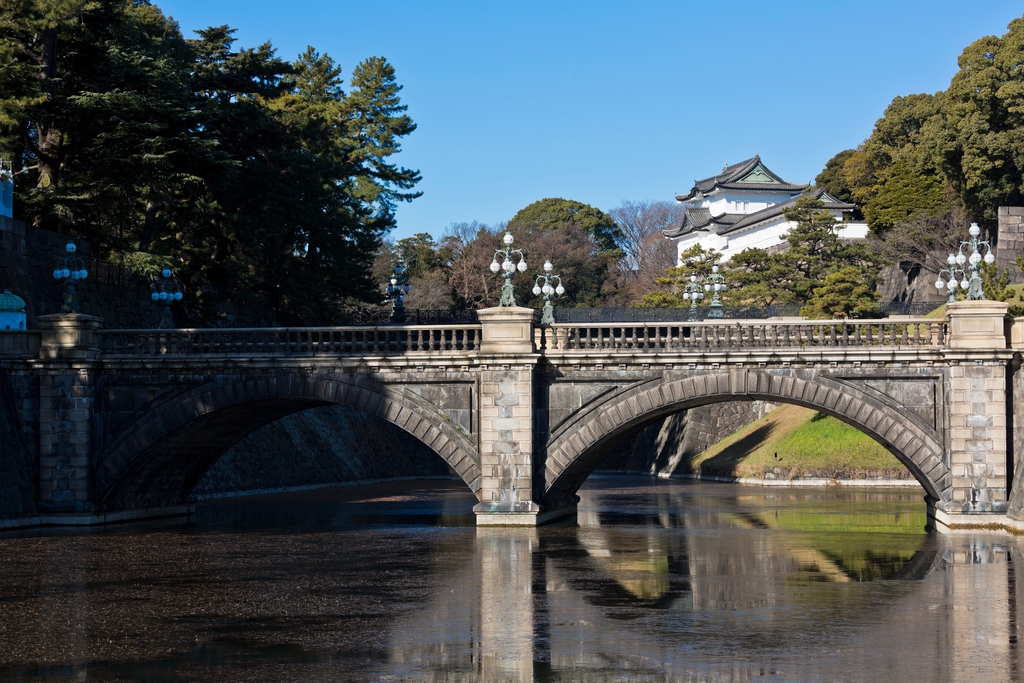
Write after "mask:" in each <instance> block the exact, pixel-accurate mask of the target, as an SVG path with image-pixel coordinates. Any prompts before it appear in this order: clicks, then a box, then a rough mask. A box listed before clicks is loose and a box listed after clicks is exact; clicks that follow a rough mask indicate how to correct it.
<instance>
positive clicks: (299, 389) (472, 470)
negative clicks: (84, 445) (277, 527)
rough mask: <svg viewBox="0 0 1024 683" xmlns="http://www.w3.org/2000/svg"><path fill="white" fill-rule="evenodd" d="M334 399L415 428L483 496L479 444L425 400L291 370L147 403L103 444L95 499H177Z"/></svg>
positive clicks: (145, 503)
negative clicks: (243, 444)
mask: <svg viewBox="0 0 1024 683" xmlns="http://www.w3.org/2000/svg"><path fill="white" fill-rule="evenodd" d="M334 404H340V405H346V406H349V407H353V408H356V409H359V410H361V411H363V412H365V413H368V414H370V415H374V416H376V417H379V418H381V419H383V420H385V421H386V422H389V423H391V424H393V425H395V426H397V427H399V428H401V429H403V430H405V431H406V432H409V433H410V434H412V435H413V436H415V437H416V438H417V439H419V440H420V441H421V442H423V443H424V444H426V445H427V446H428V447H429V448H431V450H433V451H434V452H435V453H437V454H438V455H439V456H440V457H441V458H443V459H444V460H445V462H447V463H448V464H449V465H450V466H451V467H452V468H453V469H454V470H455V471H456V472H457V473H458V474H459V476H460V477H461V478H462V480H463V481H464V482H465V483H466V484H467V485H468V486H469V487H470V489H471V490H472V491H473V493H474V494H476V495H477V496H478V497H479V492H480V465H479V462H480V458H479V455H478V454H477V449H476V446H475V445H474V443H473V442H472V441H471V439H470V438H469V437H467V435H466V434H465V433H463V432H462V431H460V430H458V429H457V428H455V427H453V426H452V425H451V424H450V423H449V421H446V420H445V419H443V417H442V416H441V415H439V414H438V411H437V410H436V409H435V408H433V407H432V406H430V405H429V404H427V403H426V402H424V401H423V400H422V399H419V398H418V397H416V396H413V395H410V394H409V393H407V392H403V391H401V390H400V389H396V388H394V387H389V386H387V385H380V384H373V383H370V382H368V381H358V380H348V379H339V378H335V377H318V376H309V375H301V374H299V373H290V374H281V375H275V376H273V377H267V378H259V379H252V378H248V379H242V378H239V379H237V380H232V381H224V382H218V381H214V382H209V383H206V384H203V385H202V386H199V387H196V388H195V389H192V390H191V391H188V392H186V393H183V394H179V395H177V396H175V397H173V398H171V399H168V400H166V401H162V402H159V403H158V404H156V405H151V406H149V407H148V410H146V412H144V413H143V414H142V415H140V416H139V417H138V419H136V420H135V421H134V422H133V423H131V424H129V425H127V426H126V427H125V428H123V429H122V430H121V431H120V432H119V434H118V435H117V436H116V437H115V438H113V439H112V440H111V441H110V442H109V443H108V444H106V445H105V446H104V447H103V448H102V449H101V451H100V454H99V458H98V459H97V468H96V476H95V480H94V491H95V496H96V497H95V500H96V501H97V502H98V503H99V504H100V505H101V506H102V509H119V508H133V507H152V506H159V505H172V504H179V503H181V502H183V501H184V500H185V499H186V497H187V495H188V493H189V492H190V491H191V490H192V488H193V487H194V486H195V484H196V483H197V482H198V481H199V479H200V478H201V477H202V475H203V474H204V473H205V472H206V470H207V469H209V468H210V466H211V465H212V464H213V463H214V462H215V461H216V460H217V458H219V457H220V456H221V455H222V454H223V453H224V452H225V451H227V450H228V449H229V448H231V446H233V445H235V444H236V443H238V442H239V441H241V440H242V439H243V438H245V437H246V436H248V435H249V434H251V433H252V432H254V431H256V430H257V429H259V428H260V427H263V426H264V425H267V424H269V423H271V422H273V421H275V420H278V419H280V418H282V417H285V416H286V415H290V414H292V413H296V412H300V411H302V410H306V409H309V408H315V407H318V406H326V405H334Z"/></svg>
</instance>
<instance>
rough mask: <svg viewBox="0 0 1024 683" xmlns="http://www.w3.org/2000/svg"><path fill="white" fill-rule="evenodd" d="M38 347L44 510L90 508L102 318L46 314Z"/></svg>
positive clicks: (41, 319)
mask: <svg viewBox="0 0 1024 683" xmlns="http://www.w3.org/2000/svg"><path fill="white" fill-rule="evenodd" d="M37 324H38V325H39V329H40V331H41V332H42V335H41V336H42V338H41V343H40V349H39V360H40V364H39V370H40V378H39V511H40V512H41V513H74V512H78V513H88V512H92V511H93V510H94V506H93V501H92V475H93V465H94V463H93V462H92V418H93V399H94V392H95V375H96V366H97V357H98V356H99V339H98V336H97V334H96V331H97V330H99V329H100V327H102V325H103V320H102V319H101V318H96V317H94V316H91V315H82V314H69V315H44V316H40V317H39V318H38V319H37Z"/></svg>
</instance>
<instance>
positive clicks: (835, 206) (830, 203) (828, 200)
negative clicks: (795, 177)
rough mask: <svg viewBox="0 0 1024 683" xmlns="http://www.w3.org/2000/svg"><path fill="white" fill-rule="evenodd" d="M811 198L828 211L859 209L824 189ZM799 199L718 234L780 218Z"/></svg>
mask: <svg viewBox="0 0 1024 683" xmlns="http://www.w3.org/2000/svg"><path fill="white" fill-rule="evenodd" d="M801 196H803V195H801ZM810 196H811V197H814V198H815V199H818V200H821V202H822V208H823V209H828V210H832V211H853V210H854V209H856V208H857V205H856V204H847V203H846V202H841V201H838V200H837V199H836V198H835V197H832V196H831V195H829V194H827V193H826V192H825V190H824V189H823V188H818V189H817V190H815V191H814V192H813V193H811V195H810ZM822 197H824V199H822ZM798 199H800V197H793V198H792V199H790V200H788V201H785V202H780V203H779V204H776V205H775V206H769V207H768V208H767V209H761V210H760V211H755V212H754V213H748V214H747V215H746V216H744V217H743V219H742V220H739V221H736V222H735V223H733V224H732V225H731V226H729V227H728V228H727V229H725V230H720V231H719V233H718V234H720V235H726V234H728V233H730V232H736V231H738V230H742V229H743V228H749V227H750V226H752V225H757V224H758V223H763V222H764V221H766V220H769V219H772V218H775V217H776V216H780V215H782V213H783V212H784V211H785V210H786V209H789V208H791V207H793V206H795V205H796V202H797V200H798Z"/></svg>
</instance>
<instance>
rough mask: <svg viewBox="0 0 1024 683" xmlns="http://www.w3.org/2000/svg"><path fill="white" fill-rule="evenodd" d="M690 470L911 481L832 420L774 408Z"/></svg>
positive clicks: (878, 450)
mask: <svg viewBox="0 0 1024 683" xmlns="http://www.w3.org/2000/svg"><path fill="white" fill-rule="evenodd" d="M692 468H693V471H694V472H696V473H700V474H705V475H715V476H733V477H751V478H764V477H765V476H766V475H768V476H769V477H771V478H776V479H793V478H797V477H824V478H830V479H858V478H875V477H879V476H882V477H885V478H893V479H909V478H911V475H910V472H908V471H907V469H906V468H905V467H904V466H903V465H902V464H901V463H900V462H899V461H898V460H896V458H895V457H894V456H893V455H892V454H891V453H889V452H888V451H887V450H885V449H884V448H883V447H882V446H881V445H880V444H878V443H877V442H876V441H874V440H872V439H871V438H870V437H869V436H867V435H865V434H863V433H862V432H860V431H858V430H857V429H855V428H854V427H851V426H849V425H847V424H845V423H843V422H840V421H839V420H837V419H835V418H834V417H830V416H828V415H824V414H822V413H818V412H816V411H814V410H811V409H808V408H801V407H800V406H793V405H784V406H781V407H779V408H776V409H775V410H773V411H772V412H771V413H769V414H768V415H767V417H765V418H764V419H761V420H758V421H757V422H754V423H751V424H749V425H747V426H746V427H744V428H743V429H741V430H740V431H738V432H736V433H735V434H733V435H731V436H728V437H726V438H725V439H723V440H722V441H720V442H718V443H717V444H715V445H714V446H712V447H711V448H709V449H708V450H706V451H704V452H703V453H701V454H699V455H697V456H696V457H695V458H694V459H693V462H692Z"/></svg>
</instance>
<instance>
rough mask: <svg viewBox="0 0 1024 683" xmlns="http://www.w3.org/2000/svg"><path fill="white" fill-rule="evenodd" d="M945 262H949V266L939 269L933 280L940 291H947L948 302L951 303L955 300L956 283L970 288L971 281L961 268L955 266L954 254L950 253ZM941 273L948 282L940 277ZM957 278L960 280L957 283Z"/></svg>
mask: <svg viewBox="0 0 1024 683" xmlns="http://www.w3.org/2000/svg"><path fill="white" fill-rule="evenodd" d="M946 263H948V264H949V268H943V269H942V270H940V271H939V277H938V279H937V280H935V289H937V290H939V291H940V292H941V291H942V290H943V289H946V290H947V291H948V292H949V303H953V302H954V301H956V288H957V285H958V284H959V285H961V286H962V287H963V288H964V289H968V288H970V286H971V283H970V282H969V281H968V280H967V273H965V272H964V271H963V269H962V268H957V267H956V256H954V255H953V254H950V255H949V258H947V259H946ZM943 275H945V276H946V279H947V280H949V282H946V280H943V279H942V276H943ZM957 278H959V280H960V281H959V283H958V282H957Z"/></svg>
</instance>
